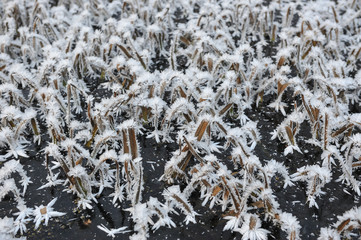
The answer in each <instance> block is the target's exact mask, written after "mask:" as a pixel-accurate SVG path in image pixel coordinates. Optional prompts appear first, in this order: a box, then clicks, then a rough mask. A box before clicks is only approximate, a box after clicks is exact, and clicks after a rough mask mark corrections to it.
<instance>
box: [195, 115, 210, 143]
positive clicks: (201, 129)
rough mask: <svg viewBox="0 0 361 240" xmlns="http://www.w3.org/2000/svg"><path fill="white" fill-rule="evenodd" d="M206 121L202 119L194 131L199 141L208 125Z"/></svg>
mask: <svg viewBox="0 0 361 240" xmlns="http://www.w3.org/2000/svg"><path fill="white" fill-rule="evenodd" d="M208 123H209V122H208V121H207V120H202V122H201V123H200V124H199V126H198V128H197V131H196V133H195V135H194V136H195V137H197V140H198V141H200V140H201V139H202V137H203V134H204V132H205V130H206V128H207V126H208Z"/></svg>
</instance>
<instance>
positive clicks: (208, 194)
mask: <svg viewBox="0 0 361 240" xmlns="http://www.w3.org/2000/svg"><path fill="white" fill-rule="evenodd" d="M320 6H322V7H320ZM360 7H361V6H360V4H359V3H358V2H357V1H353V0H347V1H338V2H337V1H336V2H325V1H322V0H317V1H312V2H287V1H286V2H277V3H276V2H272V1H271V2H267V1H264V2H262V1H233V0H231V1H205V0H201V1H196V2H195V1H187V0H185V1H172V2H169V3H168V2H167V1H110V0H109V1H108V0H97V1H93V0H78V1H50V2H48V1H42V0H38V1H22V0H5V1H2V2H1V3H0V13H1V14H0V16H1V17H0V19H1V21H0V96H1V98H0V118H1V121H0V150H1V153H0V162H1V163H3V165H2V166H1V168H0V180H1V181H2V183H1V184H2V185H1V186H0V199H3V198H4V197H5V196H6V195H8V194H13V195H14V199H15V201H16V203H17V208H18V209H19V212H18V213H15V215H16V216H17V218H16V219H14V218H11V217H9V216H3V218H1V219H0V220H1V224H2V226H4V227H3V228H2V229H4V230H2V232H1V233H0V234H3V235H4V238H11V237H14V235H15V234H17V233H18V232H20V234H24V232H25V231H26V225H27V224H28V223H29V222H30V221H32V220H34V222H35V227H36V228H38V227H39V225H40V224H41V222H42V221H43V220H45V225H47V223H48V220H49V219H50V218H51V217H53V216H61V215H62V213H59V212H56V211H54V209H53V207H52V205H53V204H54V203H55V201H56V199H54V200H52V201H51V202H50V203H49V204H48V205H47V206H43V205H41V206H39V207H35V210H33V209H31V208H28V207H26V205H25V200H26V187H27V186H28V184H29V183H30V179H29V177H27V175H26V172H25V171H24V168H23V164H26V163H25V161H23V160H24V159H26V158H27V157H28V155H29V151H30V148H31V146H33V145H32V142H33V143H34V144H37V145H39V146H40V147H41V148H42V151H41V153H42V154H43V155H44V165H45V168H46V170H47V174H48V176H47V183H46V184H44V185H43V186H41V187H40V188H45V187H51V186H55V185H65V186H66V190H67V191H68V192H69V193H73V194H75V195H76V197H77V200H76V202H77V206H78V208H82V209H86V208H88V209H91V208H92V207H93V203H94V202H97V201H98V200H97V199H98V198H99V197H100V196H102V193H103V192H108V191H110V192H111V193H110V194H109V196H110V197H111V201H112V203H113V205H114V206H119V204H122V206H126V209H127V210H128V211H129V212H130V213H131V218H132V220H133V222H134V227H133V229H131V230H133V232H134V234H133V235H132V236H131V238H132V239H145V238H147V237H149V235H150V231H151V230H153V231H156V230H157V229H159V228H160V227H164V226H165V227H175V226H176V223H175V222H174V221H173V220H172V215H173V214H177V213H178V212H182V213H183V214H184V215H185V220H184V221H185V223H186V224H190V223H197V221H198V218H199V215H200V213H199V212H197V210H196V209H195V208H194V206H192V204H191V201H190V198H191V195H192V194H193V193H195V192H199V193H200V200H202V204H203V205H204V206H205V205H207V206H208V207H209V208H214V207H215V206H219V207H220V209H221V211H222V212H223V214H224V216H225V217H224V218H225V219H226V220H227V223H226V225H225V227H224V230H231V231H235V232H239V233H240V234H241V235H242V239H267V237H268V233H269V231H268V230H266V229H264V228H262V223H263V222H265V221H268V222H272V224H273V225H274V226H276V227H280V228H281V229H282V230H283V231H285V232H286V234H287V236H288V238H289V239H291V240H294V239H300V238H301V236H300V228H301V226H300V224H299V222H298V220H297V218H296V217H295V216H293V215H292V214H291V213H287V212H284V211H283V210H282V206H280V204H279V203H278V201H277V197H276V195H275V191H274V190H275V179H276V178H277V179H279V178H278V177H279V176H281V180H280V181H281V183H282V185H283V188H284V189H286V188H287V187H290V186H293V185H294V184H298V183H297V182H298V181H304V182H306V185H307V189H306V195H307V202H308V203H309V206H310V207H312V206H316V207H317V206H318V204H317V201H318V199H317V198H318V197H319V196H320V195H322V194H323V193H324V191H325V185H326V184H327V183H329V182H330V181H332V180H333V177H334V176H335V175H336V174H333V173H334V172H335V171H337V170H338V169H340V170H341V174H339V180H341V181H342V182H343V183H344V184H346V185H348V186H351V187H352V188H353V190H354V192H355V193H356V194H358V195H360V180H359V178H358V176H357V170H358V169H359V167H360V166H361V158H360V157H361V152H360V146H361V135H360V127H361V117H360V113H351V110H350V109H351V106H353V105H357V104H359V101H360V97H359V96H360V93H361V72H360V70H359V67H360V57H361V54H360V53H361V45H360V37H359V36H360V32H361V31H360V26H361V20H360V16H359V15H360V14H359V13H360ZM99 94H101V97H99ZM263 107H264V108H267V109H272V110H273V109H274V110H275V112H276V113H275V114H276V115H275V116H277V118H279V119H277V122H278V125H277V126H275V128H274V129H267V131H268V132H267V133H266V134H272V138H271V139H272V140H274V143H275V144H282V146H283V145H285V147H284V151H283V154H284V155H285V156H286V157H292V156H294V155H295V154H298V153H302V152H303V151H304V150H305V149H304V147H303V146H302V145H301V144H300V138H299V136H300V135H301V136H303V137H305V136H307V138H308V139H307V142H308V143H310V144H312V145H314V147H315V148H317V149H319V150H320V151H321V152H322V153H321V156H320V157H319V159H316V160H315V162H314V163H312V165H309V164H304V163H303V161H302V159H298V164H299V166H300V167H299V168H298V169H297V171H296V172H292V173H289V171H288V168H287V166H288V165H287V164H286V163H281V162H279V161H278V159H276V160H277V161H276V160H274V159H272V157H271V156H269V159H264V158H263V157H261V156H263V155H259V154H258V151H259V148H262V147H263V146H264V143H263V142H262V141H264V139H265V138H266V137H268V136H265V135H262V134H261V132H260V128H261V124H260V123H259V122H258V121H257V119H254V118H253V117H252V116H251V115H252V114H250V112H252V111H253V112H255V111H258V109H261V108H263ZM278 112H279V113H278ZM260 120H262V119H260ZM275 120H276V119H275ZM278 120H279V121H278ZM260 122H262V121H260ZM302 130H303V131H304V132H302ZM308 130H309V134H308V133H307V132H306V131H308ZM139 136H146V137H147V139H154V140H155V141H156V142H157V144H162V145H166V144H169V146H177V149H176V148H174V149H172V152H171V153H170V157H169V159H166V163H165V166H164V171H163V172H160V173H159V178H160V180H162V181H165V183H166V184H169V186H167V187H166V188H165V189H160V190H159V192H158V193H157V194H155V195H156V196H151V197H149V199H145V198H144V196H145V194H144V193H143V191H144V185H145V184H146V183H147V181H146V180H145V179H147V169H146V167H145V166H144V165H143V156H142V151H141V145H140V144H139V140H138V137H139ZM172 144H173V145H172ZM44 146H45V147H44ZM294 150H295V151H294ZM229 154H230V158H226V156H225V155H229ZM14 158H15V159H19V160H15V159H14ZM15 172H17V173H18V174H19V175H20V177H21V180H20V181H21V182H20V184H21V185H22V186H23V191H21V190H20V189H19V183H18V182H16V181H15V178H13V177H12V175H11V174H12V173H15ZM62 176H65V177H62ZM185 183H186V184H185ZM350 214H351V213H350ZM345 218H346V219H344V218H342V217H341V218H340V221H342V222H340V223H337V229H336V230H334V229H331V228H327V229H326V228H324V229H322V230H321V237H324V236H330V237H334V238H337V237H339V236H338V235H340V234H345V235H347V232H348V231H350V230H352V229H351V227H352V228H357V226H356V220H354V219H355V217H354V216H353V217H347V216H346V217H345ZM354 222H355V223H354ZM11 225H13V226H12V227H11ZM346 227H347V228H346ZM98 228H99V229H101V230H103V231H105V232H106V233H107V234H108V236H110V237H114V236H115V234H118V233H124V232H126V231H125V228H124V227H120V228H111V229H109V228H107V227H106V226H105V225H99V226H98ZM1 236H2V235H1Z"/></svg>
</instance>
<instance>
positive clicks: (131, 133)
mask: <svg viewBox="0 0 361 240" xmlns="http://www.w3.org/2000/svg"><path fill="white" fill-rule="evenodd" d="M128 134H129V142H130V151H131V155H132V159H135V158H137V157H138V144H137V138H136V136H135V131H134V129H133V128H129V129H128Z"/></svg>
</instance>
